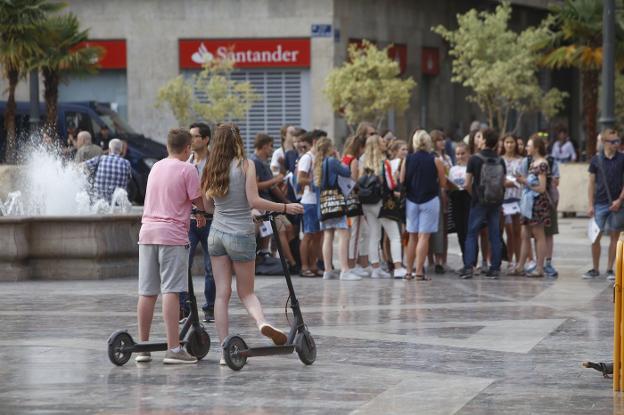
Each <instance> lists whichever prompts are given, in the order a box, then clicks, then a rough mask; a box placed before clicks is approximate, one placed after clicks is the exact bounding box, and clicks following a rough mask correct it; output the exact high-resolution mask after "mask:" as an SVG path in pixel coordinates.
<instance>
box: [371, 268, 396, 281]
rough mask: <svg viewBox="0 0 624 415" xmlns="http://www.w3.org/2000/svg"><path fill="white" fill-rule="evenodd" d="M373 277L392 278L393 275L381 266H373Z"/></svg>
mask: <svg viewBox="0 0 624 415" xmlns="http://www.w3.org/2000/svg"><path fill="white" fill-rule="evenodd" d="M371 278H375V279H378V278H392V275H390V274H388V273H387V272H386V271H384V270H383V269H381V267H379V268H373V273H372V274H371Z"/></svg>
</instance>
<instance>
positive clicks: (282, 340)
mask: <svg viewBox="0 0 624 415" xmlns="http://www.w3.org/2000/svg"><path fill="white" fill-rule="evenodd" d="M260 333H262V335H263V336H266V337H269V338H270V339H271V340H273V343H275V344H276V345H278V346H281V345H283V344H286V342H287V341H288V338H287V337H286V333H284V332H283V331H281V330H280V329H276V328H275V327H273V326H272V325H270V324H268V323H264V324H263V325H261V326H260Z"/></svg>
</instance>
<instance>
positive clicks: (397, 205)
mask: <svg viewBox="0 0 624 415" xmlns="http://www.w3.org/2000/svg"><path fill="white" fill-rule="evenodd" d="M383 167H384V169H383V170H382V176H383V191H382V196H381V209H380V210H379V215H378V216H379V217H380V218H385V219H390V220H392V221H395V222H401V199H400V197H399V196H396V195H395V194H394V189H395V187H396V185H395V183H394V180H392V172H391V171H389V170H390V166H389V165H388V163H387V162H384V166H383ZM387 174H388V175H390V179H391V183H390V184H388V179H387V178H386V175H387Z"/></svg>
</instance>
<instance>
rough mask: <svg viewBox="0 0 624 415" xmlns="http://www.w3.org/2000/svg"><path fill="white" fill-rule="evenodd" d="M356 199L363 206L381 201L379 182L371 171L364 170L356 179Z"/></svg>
mask: <svg viewBox="0 0 624 415" xmlns="http://www.w3.org/2000/svg"><path fill="white" fill-rule="evenodd" d="M357 184H358V198H359V199H360V203H362V204H363V205H374V204H375V203H377V202H379V201H380V200H381V196H382V188H381V180H379V177H378V176H377V175H376V174H375V172H373V171H371V170H368V169H367V170H365V171H364V174H363V175H361V176H360V178H359V179H358V182H357Z"/></svg>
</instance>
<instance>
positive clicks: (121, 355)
mask: <svg viewBox="0 0 624 415" xmlns="http://www.w3.org/2000/svg"><path fill="white" fill-rule="evenodd" d="M134 344H135V343H134V340H132V337H131V336H130V335H129V334H128V333H126V332H125V331H118V332H116V333H113V335H112V336H111V337H110V339H108V358H109V359H110V361H111V362H112V363H113V364H115V365H117V366H123V365H125V364H126V363H127V362H128V360H130V356H132V352H128V351H124V350H123V348H124V347H128V346H133V345H134Z"/></svg>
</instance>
